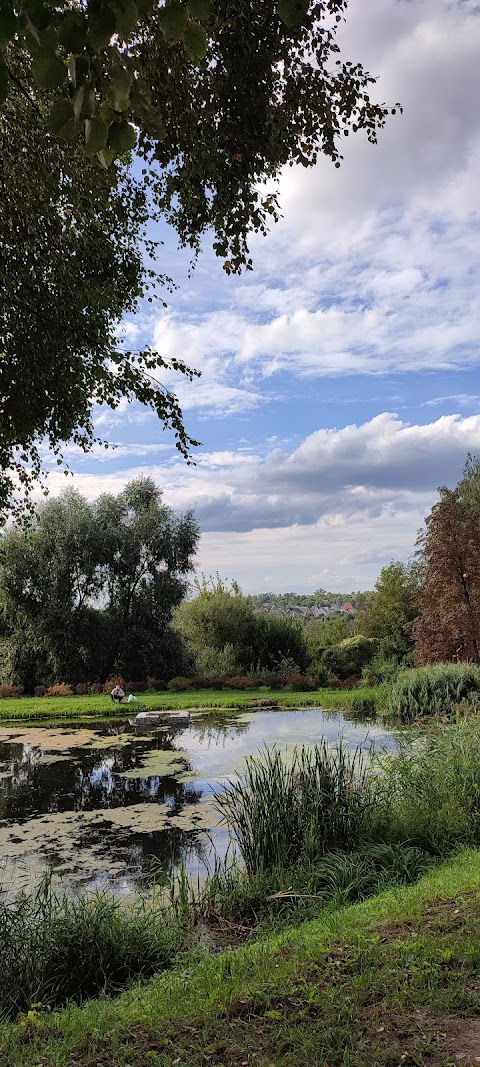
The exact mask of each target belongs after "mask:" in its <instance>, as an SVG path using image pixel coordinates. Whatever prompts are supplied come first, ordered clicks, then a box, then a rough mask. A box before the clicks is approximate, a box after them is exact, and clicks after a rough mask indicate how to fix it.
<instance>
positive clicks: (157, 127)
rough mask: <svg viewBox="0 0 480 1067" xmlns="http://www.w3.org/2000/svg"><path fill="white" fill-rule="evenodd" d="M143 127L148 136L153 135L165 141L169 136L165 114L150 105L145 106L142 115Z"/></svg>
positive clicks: (158, 139)
mask: <svg viewBox="0 0 480 1067" xmlns="http://www.w3.org/2000/svg"><path fill="white" fill-rule="evenodd" d="M142 127H143V129H144V130H145V133H146V134H147V137H153V138H154V140H157V141H163V139H164V137H166V136H167V128H166V126H165V122H164V119H163V115H162V114H161V113H160V111H158V110H157V108H154V107H148V108H145V110H144V112H143V115H142Z"/></svg>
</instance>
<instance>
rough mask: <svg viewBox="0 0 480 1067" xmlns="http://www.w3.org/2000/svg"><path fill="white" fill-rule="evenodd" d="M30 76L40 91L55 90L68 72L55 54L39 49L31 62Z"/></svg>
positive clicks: (61, 60) (61, 83)
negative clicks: (31, 75)
mask: <svg viewBox="0 0 480 1067" xmlns="http://www.w3.org/2000/svg"><path fill="white" fill-rule="evenodd" d="M32 74H33V77H34V78H35V81H36V83H37V85H38V86H39V87H40V89H57V88H58V86H59V85H63V82H64V81H65V79H66V77H67V74H68V70H67V66H66V64H65V63H64V62H63V59H60V56H57V54H56V53H55V52H50V51H47V50H46V49H44V48H40V50H39V51H38V52H37V55H36V56H35V58H34V60H33V62H32Z"/></svg>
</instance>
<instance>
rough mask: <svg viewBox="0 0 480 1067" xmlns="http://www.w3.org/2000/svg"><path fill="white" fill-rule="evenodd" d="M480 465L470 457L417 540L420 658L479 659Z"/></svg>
mask: <svg viewBox="0 0 480 1067" xmlns="http://www.w3.org/2000/svg"><path fill="white" fill-rule="evenodd" d="M479 481H480V466H479V463H478V460H477V461H472V460H469V461H468V462H467V467H466V469H465V473H464V478H463V479H462V480H461V481H460V482H459V484H458V486H457V487H456V488H455V489H454V490H449V489H446V488H442V489H441V490H440V500H439V501H438V503H437V504H435V505H434V507H433V508H432V510H431V512H430V515H429V516H428V518H427V519H426V523H425V529H424V531H423V532H422V533H421V535H420V537H419V539H418V546H419V554H420V559H421V573H422V580H421V585H420V590H419V595H418V604H419V608H420V616H419V618H418V619H417V621H416V622H415V624H414V634H415V638H416V648H415V659H416V661H417V662H418V663H420V664H423V663H438V662H442V661H444V660H452V659H453V660H456V659H461V660H473V661H474V662H475V663H478V662H480V508H479V501H480V493H479V489H478V484H479Z"/></svg>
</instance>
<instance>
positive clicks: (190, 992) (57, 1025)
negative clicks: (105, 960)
mask: <svg viewBox="0 0 480 1067" xmlns="http://www.w3.org/2000/svg"><path fill="white" fill-rule="evenodd" d="M479 944H480V863H479V854H478V853H477V852H466V853H463V854H462V855H460V856H458V857H457V858H455V859H453V860H451V861H449V862H448V863H446V864H444V865H443V866H442V867H441V868H439V869H436V870H435V871H433V872H432V873H429V874H428V875H427V876H426V877H424V878H423V879H422V880H421V881H420V882H418V883H417V884H416V885H414V886H412V887H409V888H406V889H405V888H397V889H394V890H389V891H388V892H387V893H384V894H382V895H381V896H379V897H375V898H373V899H370V900H368V901H366V902H364V903H362V904H359V905H355V906H352V907H348V908H345V909H343V910H341V911H337V912H335V913H331V914H328V913H326V914H323V916H322V917H321V918H320V919H319V920H316V921H314V922H312V923H308V924H303V925H302V926H300V927H298V928H295V929H292V930H290V931H288V933H284V934H283V935H281V936H276V937H272V938H269V939H267V940H264V941H261V942H259V943H256V944H254V945H250V946H248V947H246V948H243V949H239V950H236V951H230V952H228V953H225V954H222V955H220V956H213V957H212V956H206V955H200V956H199V958H198V959H197V960H196V961H195V960H194V959H193V958H192V957H190V958H189V959H188V960H187V961H184V962H183V963H182V965H181V966H180V967H179V968H178V969H177V970H176V971H175V972H172V973H170V974H166V975H163V976H162V977H159V978H155V979H154V980H153V981H151V982H149V983H148V984H147V985H145V986H143V987H142V986H136V987H133V988H132V989H130V990H129V991H128V992H126V993H124V994H122V995H121V996H120V997H119V998H117V999H116V1000H113V1001H109V1000H105V999H104V1000H100V1001H91V1002H89V1003H88V1004H86V1005H84V1006H83V1007H81V1008H78V1007H70V1008H69V1009H67V1010H66V1011H64V1012H60V1013H57V1014H55V1013H53V1014H51V1015H49V1014H45V1013H42V1011H41V1009H33V1010H32V1011H31V1012H30V1014H29V1015H26V1016H25V1017H24V1018H23V1019H21V1020H20V1022H19V1023H18V1024H17V1025H15V1026H11V1025H10V1026H5V1027H3V1029H1V1030H0V1064H1V1065H2V1067H73V1065H75V1067H172V1064H178V1065H179V1067H207V1065H211V1064H215V1065H216V1067H221V1065H223V1067H239V1065H248V1067H286V1065H287V1064H288V1065H290V1064H292V1065H293V1067H325V1065H326V1064H328V1065H329V1067H370V1065H372V1064H375V1067H394V1065H399V1064H405V1065H409V1067H413V1065H417V1067H420V1065H422V1064H427V1063H428V1064H432V1065H435V1067H445V1065H447V1064H449V1063H453V1062H454V1060H453V1054H454V1053H455V1052H456V1051H461V1050H462V1049H463V1048H465V1047H467V1048H468V1047H470V1049H473V1048H474V1052H473V1054H472V1057H471V1059H468V1058H464V1059H463V1061H462V1062H466V1063H467V1064H468V1065H469V1064H470V1063H471V1062H472V1063H473V1062H475V1058H474V1057H475V1054H478V1036H477V1043H476V1045H475V1046H473V1045H472V1043H471V1041H470V1045H468V1044H467V1042H468V1041H469V1035H470V1037H471V1034H472V1032H475V1028H476V1033H477V1035H478V1020H477V1019H476V1018H475V1016H478V1014H480V948H479Z"/></svg>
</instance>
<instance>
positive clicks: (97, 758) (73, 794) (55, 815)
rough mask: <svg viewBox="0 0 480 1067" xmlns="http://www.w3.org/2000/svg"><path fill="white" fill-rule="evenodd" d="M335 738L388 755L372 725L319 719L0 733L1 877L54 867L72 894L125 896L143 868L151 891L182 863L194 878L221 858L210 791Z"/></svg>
mask: <svg viewBox="0 0 480 1067" xmlns="http://www.w3.org/2000/svg"><path fill="white" fill-rule="evenodd" d="M340 736H341V737H342V738H343V741H344V743H345V744H346V745H347V746H350V747H353V746H356V745H357V744H362V745H365V746H368V745H369V744H370V742H371V741H372V740H375V742H376V743H378V744H385V745H387V746H388V747H391V746H392V745H393V744H394V740H393V738H392V736H391V735H390V734H388V732H386V731H385V730H384V729H383V728H382V727H379V726H378V725H376V724H368V725H367V724H365V723H359V722H358V721H352V722H349V721H348V720H347V719H346V717H345V716H343V715H342V714H341V713H339V712H333V713H327V712H322V711H320V710H319V709H309V710H304V711H303V710H302V711H295V712H292V711H259V712H256V713H252V714H238V715H233V714H232V715H231V716H229V717H228V718H225V717H224V716H223V717H221V716H215V715H211V714H210V715H208V714H206V715H204V716H202V717H201V718H198V719H194V720H192V721H191V723H190V725H188V726H184V727H180V728H176V729H175V730H168V729H165V728H159V729H157V730H155V731H154V732H152V733H151V734H149V735H148V736H145V735H144V734H143V733H142V734H141V735H140V736H139V735H138V734H137V733H136V731H135V728H134V727H132V726H131V724H130V723H128V722H124V723H121V724H119V723H118V722H114V723H104V722H102V723H98V724H93V726H90V728H89V731H86V730H85V727H82V728H80V727H78V728H75V727H72V728H69V729H68V730H65V729H63V728H62V730H61V731H59V730H58V728H57V730H56V731H54V730H49V729H48V727H45V728H38V727H35V728H34V729H33V728H32V729H30V730H29V729H28V728H21V727H18V729H13V728H12V729H10V731H9V730H8V728H3V729H0V855H1V854H2V853H3V854H4V860H3V864H2V866H3V867H4V874H5V876H6V877H9V876H10V875H12V873H13V872H14V871H15V868H18V866H19V865H20V864H23V865H24V867H25V866H26V868H27V869H29V870H31V871H33V872H39V870H40V869H41V867H42V865H44V864H45V862H47V861H48V862H52V861H53V862H56V863H58V864H59V865H60V867H61V869H62V872H63V874H64V876H65V878H66V879H67V881H69V882H73V883H75V884H79V883H80V884H82V885H83V886H86V887H88V888H95V887H99V886H108V887H109V888H113V889H114V890H115V891H116V892H118V893H127V892H131V891H132V889H135V888H136V887H137V886H139V885H144V886H145V885H146V884H148V882H149V881H150V880H151V878H152V861H153V864H154V868H155V877H156V879H157V881H160V882H163V881H165V880H166V879H167V878H168V877H170V875H171V874H172V872H173V871H174V870H175V869H177V868H178V867H179V865H180V863H181V862H182V861H183V862H185V863H186V864H187V867H188V868H189V870H190V871H191V872H197V873H200V872H201V870H202V868H203V866H204V865H205V863H206V862H207V861H208V858H209V856H211V854H212V846H213V845H215V848H216V850H217V851H218V852H219V853H220V854H223V853H224V852H225V850H226V849H227V846H228V833H227V832H226V830H225V829H221V828H218V827H216V828H215V829H213V830H212V832H211V833H207V832H206V831H207V828H208V827H209V826H213V825H214V823H213V821H212V822H209V821H208V820H209V817H210V815H209V809H208V798H209V796H210V795H211V792H212V789H213V788H215V787H216V786H217V787H218V784H219V783H220V785H221V783H223V782H225V781H226V780H227V779H231V778H232V777H234V776H235V775H237V774H239V773H241V769H242V765H243V764H244V760H245V757H246V756H248V755H251V754H254V753H256V752H258V751H259V749H261V748H262V747H263V745H264V744H265V743H267V744H271V743H273V742H278V743H280V744H281V745H282V746H285V747H286V748H287V749H289V748H290V749H291V748H293V747H294V746H295V745H296V744H314V743H315V742H318V741H319V740H320V739H321V738H322V737H324V738H325V739H326V740H327V741H329V742H335V741H336V740H338V738H339V737H340ZM2 738H3V740H2ZM59 739H60V740H59ZM205 805H207V807H206V806H205ZM210 808H211V805H210ZM129 809H130V812H131V816H129ZM115 812H116V813H117V815H114V813H115ZM109 813H111V814H110V815H109ZM122 813H124V814H122ZM197 813H199V814H197ZM124 815H125V817H124ZM63 816H64V818H63ZM196 819H199V820H200V821H199V826H200V823H201V827H200V828H199V827H197V826H196V824H195V820H196ZM0 880H1V879H0Z"/></svg>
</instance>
